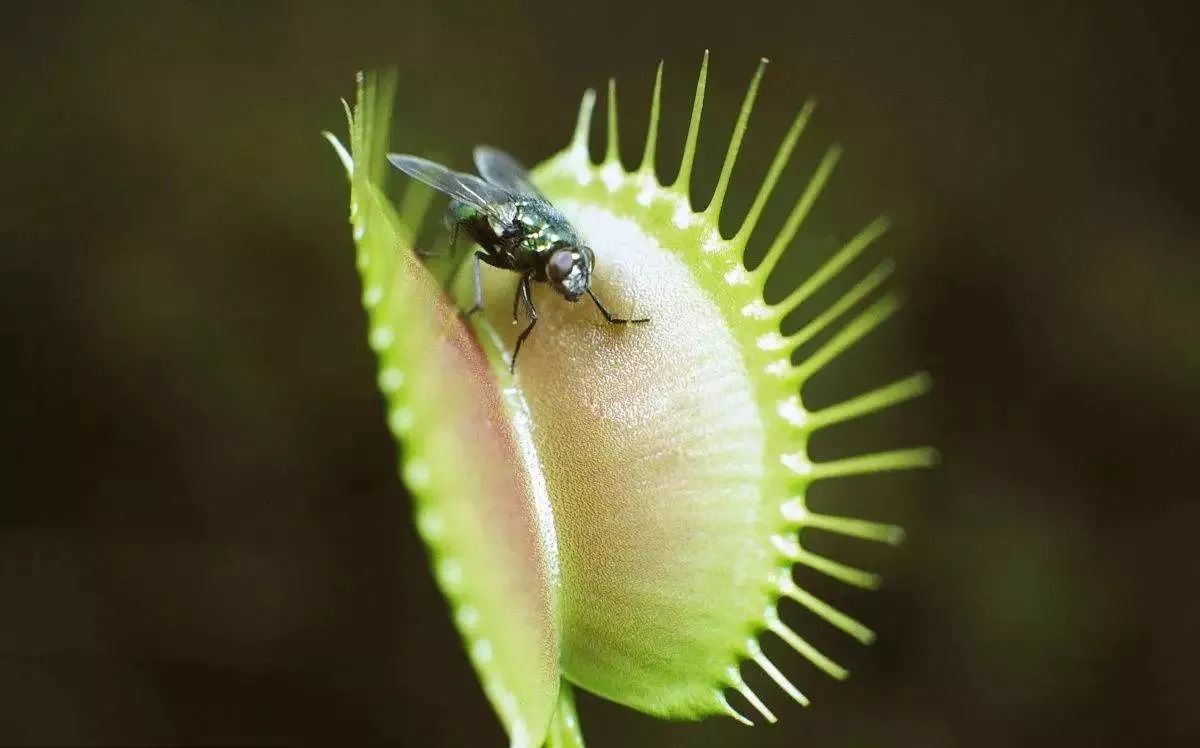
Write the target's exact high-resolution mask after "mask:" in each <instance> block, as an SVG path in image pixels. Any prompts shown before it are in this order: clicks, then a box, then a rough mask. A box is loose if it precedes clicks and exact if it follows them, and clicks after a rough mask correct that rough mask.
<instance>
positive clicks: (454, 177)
mask: <svg viewBox="0 0 1200 748" xmlns="http://www.w3.org/2000/svg"><path fill="white" fill-rule="evenodd" d="M388 161H389V162H391V164H392V166H394V167H396V168H397V169H399V170H400V171H402V172H404V173H405V174H407V175H408V176H410V177H412V178H413V179H419V180H420V181H422V182H424V183H425V184H427V185H429V186H430V187H432V188H434V189H435V190H437V191H439V192H444V193H446V194H447V195H449V196H450V197H452V198H454V199H455V200H458V201H459V202H463V203H467V204H468V205H474V206H475V207H476V208H479V209H480V210H483V211H487V212H488V213H494V212H495V209H496V205H497V204H499V203H507V202H510V201H511V200H512V199H513V195H512V193H511V192H509V191H508V190H506V189H503V188H502V187H499V186H497V185H494V184H488V183H487V182H485V181H483V180H482V179H480V178H479V177H477V176H475V175H473V174H463V173H462V172H458V171H454V170H453V169H447V168H446V167H445V166H442V165H441V164H439V163H435V162H433V161H430V160H429V159H427V158H421V157H420V156H409V155H407V154H400V153H389V154H388Z"/></svg>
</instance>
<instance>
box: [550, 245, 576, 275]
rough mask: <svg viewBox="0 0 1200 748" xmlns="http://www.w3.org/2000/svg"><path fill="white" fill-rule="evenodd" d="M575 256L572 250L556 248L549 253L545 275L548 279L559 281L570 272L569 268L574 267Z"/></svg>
mask: <svg viewBox="0 0 1200 748" xmlns="http://www.w3.org/2000/svg"><path fill="white" fill-rule="evenodd" d="M577 257H578V255H576V254H575V252H574V251H572V250H569V249H560V250H557V251H556V252H555V253H554V254H552V255H550V261H549V262H547V263H546V275H547V276H549V278H550V280H552V281H555V282H557V283H561V282H562V281H563V280H564V279H565V278H566V277H567V276H568V275H570V274H571V268H573V267H575V262H576V259H577Z"/></svg>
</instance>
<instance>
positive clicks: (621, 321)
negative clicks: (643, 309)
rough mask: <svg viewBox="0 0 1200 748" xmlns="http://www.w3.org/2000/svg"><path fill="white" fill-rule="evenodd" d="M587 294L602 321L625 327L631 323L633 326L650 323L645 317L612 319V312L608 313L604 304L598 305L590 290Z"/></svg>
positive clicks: (597, 300)
mask: <svg viewBox="0 0 1200 748" xmlns="http://www.w3.org/2000/svg"><path fill="white" fill-rule="evenodd" d="M587 294H588V296H591V297H592V301H594V302H595V303H596V308H597V309H599V310H600V313H601V314H603V315H604V319H606V320H608V322H609V324H612V325H627V324H629V323H631V322H632V323H634V324H638V323H641V322H649V321H650V318H649V317H646V318H644V319H624V318H622V317H614V316H613V315H612V312H610V311H608V307H606V306H604V304H602V303H600V299H598V298H596V294H594V293H592V289H590V288H589V289H588V290H587Z"/></svg>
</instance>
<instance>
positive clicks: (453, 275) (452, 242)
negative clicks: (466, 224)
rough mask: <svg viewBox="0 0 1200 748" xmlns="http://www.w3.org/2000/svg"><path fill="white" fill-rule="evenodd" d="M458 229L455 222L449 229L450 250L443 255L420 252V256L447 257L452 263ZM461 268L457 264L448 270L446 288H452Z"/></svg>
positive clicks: (460, 265) (456, 244) (456, 246)
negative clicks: (448, 275)
mask: <svg viewBox="0 0 1200 748" xmlns="http://www.w3.org/2000/svg"><path fill="white" fill-rule="evenodd" d="M458 227H459V224H458V222H457V221H455V223H454V225H453V226H451V227H450V248H449V249H448V250H446V254H444V255H443V254H442V253H440V252H422V253H421V254H422V255H424V256H425V257H446V256H449V257H450V260H451V262H453V261H454V250H455V249H457V248H458ZM461 267H462V263H459V264H457V265H455V266H453V267H452V268H450V277H449V278H447V279H446V288H451V287H453V286H454V279H455V278H457V277H458V270H459V268H461Z"/></svg>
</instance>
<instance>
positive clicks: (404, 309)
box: [335, 76, 560, 746]
mask: <svg viewBox="0 0 1200 748" xmlns="http://www.w3.org/2000/svg"><path fill="white" fill-rule="evenodd" d="M393 88H394V83H393V82H392V81H390V80H387V79H383V80H380V79H378V78H376V77H374V76H371V77H368V78H366V79H364V80H363V81H361V82H360V88H359V98H358V103H357V106H356V107H355V111H354V116H353V119H352V123H351V150H350V153H346V152H345V150H344V149H342V148H341V147H340V145H337V144H335V148H337V149H338V152H339V155H340V156H341V157H342V159H343V162H344V164H345V165H346V166H347V168H348V170H349V172H350V177H351V179H350V181H351V203H350V206H351V208H350V219H351V223H352V225H353V227H354V229H353V231H354V237H355V241H356V244H357V248H358V256H357V262H358V267H359V270H360V273H361V276H362V282H363V302H364V306H365V307H366V309H367V312H368V317H369V322H370V333H369V341H370V344H371V347H372V348H373V349H375V351H376V353H377V355H378V357H379V386H380V389H381V390H382V391H383V393H384V394H385V396H386V399H387V406H388V424H389V426H390V428H391V429H392V432H393V433H394V434H395V436H396V437H397V439H398V440H399V442H400V444H401V445H402V447H403V471H402V474H403V478H404V481H405V483H406V484H407V485H408V488H409V489H410V490H411V492H412V494H413V496H414V499H415V502H416V511H417V526H418V529H419V530H420V532H421V534H422V536H423V538H424V539H425V541H426V542H427V543H428V544H429V547H430V552H431V557H432V561H433V564H434V570H435V574H436V577H437V580H438V583H439V584H440V586H441V588H442V591H443V592H444V593H445V595H446V597H447V599H448V600H449V601H450V603H451V605H452V608H453V614H454V620H455V623H456V625H457V626H458V629H459V631H460V633H461V634H462V637H463V641H464V644H465V645H466V648H467V651H468V654H469V656H470V658H471V661H472V663H473V664H474V666H475V669H476V671H477V672H478V673H479V677H480V680H481V682H482V683H483V686H484V689H485V691H486V692H487V694H488V697H489V698H490V700H491V702H492V704H493V706H494V707H495V709H496V712H497V714H499V716H500V718H501V721H502V722H503V723H504V725H505V727H506V728H507V730H508V732H509V735H510V737H511V741H512V745H514V746H538V745H541V744H542V742H543V740H544V739H545V737H546V734H547V731H548V729H549V725H550V720H551V717H552V715H553V713H554V711H555V707H556V703H557V699H558V691H559V681H560V675H559V670H558V649H559V611H558V601H557V594H556V591H557V589H558V561H557V542H556V539H555V533H554V523H553V521H552V520H551V517H550V506H549V501H548V497H547V494H546V489H545V484H544V481H543V479H542V477H541V474H540V471H539V469H538V464H537V460H536V457H535V455H534V453H533V450H532V446H531V437H530V431H529V423H528V419H527V418H522V413H525V412H526V405H525V403H524V401H523V398H522V396H521V394H520V392H519V391H517V390H516V389H515V388H513V387H512V386H511V382H510V381H507V372H506V371H505V370H504V369H503V367H500V369H499V370H496V368H495V367H493V366H492V364H491V363H490V362H489V359H488V357H487V356H486V355H485V354H484V351H483V350H482V349H481V347H480V344H479V343H478V342H477V340H476V339H475V337H474V336H473V335H472V334H471V333H470V332H469V331H468V330H467V329H466V327H465V326H464V325H463V323H462V321H461V319H460V318H459V315H458V312H457V310H456V309H455V308H454V307H453V305H451V304H450V303H449V302H448V300H447V298H446V297H445V295H444V294H443V293H442V292H441V289H440V287H439V286H438V285H437V283H436V282H435V281H434V279H433V278H432V277H431V276H430V274H429V273H428V271H427V270H426V269H425V267H424V266H423V265H422V264H421V263H420V261H419V260H418V258H417V257H416V256H415V254H414V252H413V245H412V231H411V230H410V229H409V228H408V227H411V226H419V225H420V221H421V217H422V214H423V212H424V209H425V207H426V206H427V205H428V194H427V193H424V194H423V193H421V192H414V193H410V194H409V196H408V198H407V199H406V201H405V203H404V211H403V212H404V214H403V215H401V216H397V215H396V214H395V212H394V211H393V209H392V207H391V205H390V204H389V203H388V201H387V200H386V198H385V197H384V196H383V193H382V191H381V190H382V175H383V174H384V173H385V172H384V166H383V158H384V156H385V153H386V146H387V140H386V135H387V130H388V127H389V126H390V113H391V112H390V108H391V101H392V95H393V90H392V89H393ZM381 594H386V593H385V591H381Z"/></svg>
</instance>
